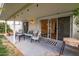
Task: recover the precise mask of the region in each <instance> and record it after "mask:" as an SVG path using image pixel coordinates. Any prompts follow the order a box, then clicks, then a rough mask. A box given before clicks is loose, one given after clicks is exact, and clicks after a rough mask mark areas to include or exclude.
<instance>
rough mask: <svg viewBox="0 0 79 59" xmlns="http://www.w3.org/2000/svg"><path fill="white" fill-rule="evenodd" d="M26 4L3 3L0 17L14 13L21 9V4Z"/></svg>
mask: <svg viewBox="0 0 79 59" xmlns="http://www.w3.org/2000/svg"><path fill="white" fill-rule="evenodd" d="M26 5H28V4H25V3H4V6H3V10H2V12H1V15H0V19H1V20H3V19H7V18H8V17H10V16H11V15H13V14H14V13H16V12H17V11H18V10H19V9H21V8H22V7H23V6H26Z"/></svg>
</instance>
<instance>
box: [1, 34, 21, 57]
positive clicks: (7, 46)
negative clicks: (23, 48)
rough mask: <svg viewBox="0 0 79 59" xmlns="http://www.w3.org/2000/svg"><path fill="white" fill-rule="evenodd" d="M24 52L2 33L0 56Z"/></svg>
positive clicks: (19, 54) (17, 54)
mask: <svg viewBox="0 0 79 59" xmlns="http://www.w3.org/2000/svg"><path fill="white" fill-rule="evenodd" d="M22 55H23V54H22V53H21V52H20V51H19V50H18V49H17V48H16V47H15V46H14V45H12V44H11V43H10V42H9V41H8V40H7V39H6V38H5V36H4V35H0V56H22Z"/></svg>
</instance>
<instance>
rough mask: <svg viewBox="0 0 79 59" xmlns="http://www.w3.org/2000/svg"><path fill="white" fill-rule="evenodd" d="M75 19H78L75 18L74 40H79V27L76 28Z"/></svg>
mask: <svg viewBox="0 0 79 59" xmlns="http://www.w3.org/2000/svg"><path fill="white" fill-rule="evenodd" d="M75 19H76V18H74V17H73V38H77V39H79V32H78V31H79V27H78V26H76V24H75Z"/></svg>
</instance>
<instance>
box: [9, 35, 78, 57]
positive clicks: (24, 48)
mask: <svg viewBox="0 0 79 59" xmlns="http://www.w3.org/2000/svg"><path fill="white" fill-rule="evenodd" d="M8 39H9V40H10V41H11V40H12V36H11V37H9V38H8ZM15 46H16V47H17V48H18V49H19V50H20V51H21V52H22V53H23V54H24V56H58V55H59V52H58V51H55V50H56V49H54V46H52V45H50V44H48V43H46V42H44V41H43V40H41V41H40V42H30V39H29V38H26V39H25V40H24V39H23V38H21V41H20V42H19V41H18V38H16V44H15ZM63 56H79V50H78V49H74V48H72V47H68V46H66V47H65V50H64V54H63Z"/></svg>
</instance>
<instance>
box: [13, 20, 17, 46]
mask: <svg viewBox="0 0 79 59" xmlns="http://www.w3.org/2000/svg"><path fill="white" fill-rule="evenodd" d="M13 32H14V38H13V43H14V44H15V43H16V40H15V39H16V38H15V20H14V31H13Z"/></svg>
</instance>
